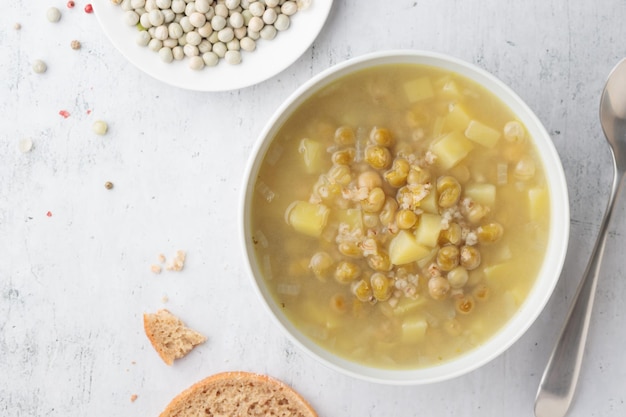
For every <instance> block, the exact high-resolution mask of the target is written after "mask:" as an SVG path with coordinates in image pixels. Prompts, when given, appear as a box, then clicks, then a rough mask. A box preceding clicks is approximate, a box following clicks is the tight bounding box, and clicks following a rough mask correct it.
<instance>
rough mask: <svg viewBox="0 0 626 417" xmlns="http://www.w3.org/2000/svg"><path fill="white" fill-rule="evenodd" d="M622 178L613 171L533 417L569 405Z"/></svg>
mask: <svg viewBox="0 0 626 417" xmlns="http://www.w3.org/2000/svg"><path fill="white" fill-rule="evenodd" d="M623 179H624V175H623V174H621V173H620V175H618V173H617V171H615V177H614V179H613V187H612V190H611V196H610V198H609V203H608V206H607V209H606V212H605V214H604V217H603V219H602V224H601V226H600V232H599V235H598V239H597V241H596V244H595V246H594V248H593V252H592V254H591V259H590V260H589V264H588V265H587V269H586V270H585V274H584V275H583V278H582V281H581V283H580V285H579V286H578V290H577V292H576V296H575V298H574V303H573V304H572V306H571V308H570V311H569V314H568V316H567V321H566V323H565V326H564V327H563V330H562V331H561V336H560V337H559V340H558V342H557V344H556V346H555V347H554V350H553V351H552V355H551V356H550V360H549V361H548V365H547V366H546V369H545V371H544V373H543V377H542V379H541V383H540V384H539V390H538V392H537V397H536V399H535V416H536V417H563V416H565V414H566V413H567V410H568V409H569V406H570V404H571V402H572V398H573V396H574V391H575V389H576V383H577V381H578V375H579V373H580V368H581V364H582V358H583V352H584V350H585V342H586V340H587V332H588V330H589V321H590V318H591V310H592V307H593V301H594V297H595V292H596V285H597V283H598V275H599V273H600V267H601V264H602V257H603V255H604V248H605V246H606V238H607V231H608V226H609V223H610V221H611V217H612V214H613V207H614V203H615V201H616V197H617V195H618V194H619V191H620V190H621V188H622V184H623Z"/></svg>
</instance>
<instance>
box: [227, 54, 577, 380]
mask: <svg viewBox="0 0 626 417" xmlns="http://www.w3.org/2000/svg"><path fill="white" fill-rule="evenodd" d="M394 63H397V64H400V63H402V64H418V65H426V66H433V67H437V68H440V69H444V70H448V71H451V72H454V73H458V74H459V75H461V76H463V77H466V78H469V79H471V80H473V81H474V82H476V83H478V84H480V85H481V86H482V87H483V88H485V89H487V90H488V91H490V92H491V93H492V94H494V95H496V96H497V97H498V98H499V99H500V100H501V101H502V102H504V103H505V104H506V105H508V106H509V107H510V108H511V110H512V112H513V113H514V114H515V115H516V116H517V117H518V118H519V119H520V120H521V121H522V122H523V123H524V125H525V126H526V128H527V130H528V131H529V133H530V135H531V137H533V141H534V145H535V147H536V149H537V151H538V152H537V153H538V155H539V156H540V159H541V161H542V164H543V167H544V172H545V176H546V182H547V184H548V187H549V192H550V197H551V198H550V205H551V208H550V224H549V236H548V242H549V244H548V247H547V251H546V253H545V255H544V261H543V263H542V265H541V268H540V271H539V274H538V276H537V279H536V282H535V283H534V284H533V286H532V288H531V289H530V291H529V294H528V296H527V298H526V300H525V301H524V302H523V303H522V305H521V306H520V307H519V309H518V311H517V312H516V313H515V314H514V315H513V317H511V319H510V320H509V321H508V322H507V323H506V324H505V325H504V327H502V328H501V329H500V330H498V331H497V333H496V334H495V335H493V336H491V337H490V338H489V339H488V340H487V341H485V342H484V343H483V344H482V345H480V346H477V347H476V348H474V349H472V350H470V351H469V352H466V353H464V354H462V355H460V356H458V357H456V358H453V359H450V360H448V361H446V362H443V363H441V364H438V365H434V366H430V367H426V368H415V369H406V370H399V369H386V368H375V367H371V366H366V365H362V364H359V363H356V362H352V361H349V360H347V359H344V358H342V357H340V356H339V355H336V354H333V353H331V352H329V351H328V350H326V349H324V348H322V347H321V346H319V345H317V344H316V343H315V342H314V341H313V340H312V339H310V338H309V337H308V336H306V335H304V334H303V333H302V332H301V331H300V330H298V329H297V328H296V327H295V326H294V325H293V324H292V323H291V322H290V321H289V319H288V318H287V317H286V315H285V314H284V313H282V312H281V311H280V309H279V308H278V306H277V305H276V303H275V301H274V300H273V298H272V296H271V294H270V293H269V290H267V289H265V288H263V287H262V285H261V284H260V283H259V280H262V279H263V278H262V277H261V276H260V274H257V273H256V270H255V268H258V266H255V265H253V263H256V262H257V261H256V255H255V253H254V248H253V243H251V239H250V238H249V237H250V236H251V234H252V230H251V225H250V215H249V209H248V208H249V206H250V205H249V202H250V199H251V196H252V194H253V192H254V183H255V180H256V175H257V173H258V171H259V168H260V165H261V162H262V160H263V157H264V156H265V152H266V151H267V149H268V147H269V144H270V143H271V141H272V140H271V138H272V137H273V134H274V133H275V132H276V131H277V130H278V129H279V128H280V126H282V124H283V123H284V121H285V120H286V119H287V118H288V117H289V116H290V115H291V114H292V113H293V111H294V110H295V109H296V108H298V106H299V105H300V104H301V103H302V102H303V101H305V100H306V99H307V98H308V97H310V96H311V95H312V94H313V93H314V92H316V91H318V90H319V89H321V88H322V87H324V86H325V85H327V84H329V83H330V82H332V81H334V80H336V79H338V78H341V77H342V76H344V75H346V74H349V73H352V72H354V71H358V70H361V69H364V68H367V67H371V66H378V65H386V64H394ZM239 210H240V214H239V219H238V220H239V226H240V238H241V243H242V246H243V252H244V258H245V265H246V272H247V273H248V275H249V277H250V279H251V281H252V284H253V285H252V286H253V288H254V291H255V292H256V294H257V296H258V297H259V298H260V299H261V300H262V304H263V305H264V307H265V309H266V310H267V312H268V313H269V314H270V316H271V317H272V320H274V322H275V323H276V324H278V326H279V328H281V330H282V332H283V333H284V334H285V335H286V336H287V338H288V339H289V340H290V341H291V342H292V343H293V344H295V345H296V346H298V348H299V349H301V350H303V351H304V352H306V353H307V354H308V355H309V356H311V357H312V358H314V359H315V360H317V361H319V362H321V363H322V364H324V365H326V366H327V367H329V368H331V369H334V370H336V371H338V372H340V373H343V374H345V375H349V376H351V377H354V378H357V379H361V380H366V381H370V382H375V383H381V384H392V385H420V384H427V383H434V382H440V381H444V380H448V379H452V378H455V377H458V376H461V375H463V374H466V373H469V372H471V371H473V370H475V369H477V368H479V367H481V366H483V365H485V364H487V363H488V362H490V361H492V360H493V359H495V358H496V357H498V356H499V355H501V354H502V353H503V352H505V351H506V350H507V349H509V348H510V347H511V346H512V345H513V344H514V343H515V342H516V341H517V340H519V338H521V336H522V335H523V334H524V333H525V332H526V331H527V330H528V329H529V328H530V326H531V325H532V324H533V323H534V322H535V321H536V319H537V317H538V316H539V314H540V313H541V312H542V311H543V309H544V307H545V305H546V304H547V302H548V300H549V299H550V297H551V295H552V293H553V291H554V288H555V287H556V284H557V282H558V281H559V277H560V275H561V271H562V268H563V264H564V261H565V256H566V253H567V248H568V240H569V225H570V211H569V197H568V190H567V182H566V178H565V174H564V171H563V166H562V163H561V160H560V157H559V155H558V152H557V151H556V148H555V146H554V144H553V142H552V138H551V137H550V135H549V133H548V132H547V131H546V129H545V127H544V126H543V124H542V122H541V121H540V120H539V118H538V117H537V116H536V115H535V113H534V112H533V111H532V110H531V109H530V107H529V106H528V105H527V104H526V103H525V102H524V101H523V100H522V99H521V98H520V97H519V96H518V95H517V94H516V93H515V92H514V91H513V90H512V89H511V88H510V87H508V86H507V85H506V84H505V83H503V82H502V81H501V80H500V79H498V78H497V77H496V76H495V75H493V74H491V73H489V72H487V71H486V70H484V69H482V68H480V67H478V66H476V65H474V64H472V63H469V62H467V61H464V60H461V59H459V58H456V57H453V56H450V55H447V54H443V53H438V52H432V51H426V50H414V49H391V50H384V51H378V52H372V53H367V54H364V55H361V56H357V57H354V58H350V59H347V60H345V61H343V62H340V63H338V64H335V65H333V66H331V67H329V68H327V69H325V70H323V71H321V72H320V73H318V74H317V75H315V76H313V77H312V78H310V79H309V80H308V81H306V82H305V83H304V84H302V85H301V86H300V87H298V88H297V89H296V90H295V91H293V92H292V93H291V94H290V95H289V96H288V98H287V99H285V100H284V101H283V102H282V104H281V105H279V107H278V108H277V109H276V110H275V111H274V113H273V114H272V116H271V117H270V119H269V120H268V121H267V122H266V124H265V126H264V128H263V130H262V131H261V133H260V134H259V136H258V138H257V140H256V141H255V143H254V146H253V148H252V151H251V154H250V157H249V160H248V163H247V164H246V167H245V171H244V177H243V186H242V188H241V198H240V206H239Z"/></svg>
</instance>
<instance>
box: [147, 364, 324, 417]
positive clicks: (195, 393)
mask: <svg viewBox="0 0 626 417" xmlns="http://www.w3.org/2000/svg"><path fill="white" fill-rule="evenodd" d="M198 416H206V417H248V416H259V417H265V416H272V417H317V413H316V412H315V411H314V410H313V408H311V406H310V405H309V404H308V403H307V402H306V400H304V398H302V397H301V396H300V394H298V393H297V392H296V391H294V390H293V389H292V388H291V387H289V386H288V385H286V384H284V383H283V382H280V381H278V380H277V379H274V378H271V377H269V376H267V375H260V374H255V373H250V372H223V373H220V374H215V375H212V376H210V377H208V378H206V379H203V380H202V381H200V382H197V383H196V384H194V385H192V386H191V387H189V388H187V389H186V390H185V391H183V392H181V393H180V394H178V395H177V396H176V397H175V398H174V399H173V400H172V402H170V403H169V405H168V406H167V407H166V408H165V411H163V412H162V413H161V414H160V416H159V417H198Z"/></svg>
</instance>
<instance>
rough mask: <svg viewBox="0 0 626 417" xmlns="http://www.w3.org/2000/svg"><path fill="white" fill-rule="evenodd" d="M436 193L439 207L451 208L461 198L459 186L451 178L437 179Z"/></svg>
mask: <svg viewBox="0 0 626 417" xmlns="http://www.w3.org/2000/svg"><path fill="white" fill-rule="evenodd" d="M437 193H438V194H439V207H443V208H448V207H452V206H454V205H455V204H456V203H457V202H458V201H459V198H461V184H459V182H458V181H457V179H456V178H454V177H453V176H450V175H444V176H441V177H439V178H437Z"/></svg>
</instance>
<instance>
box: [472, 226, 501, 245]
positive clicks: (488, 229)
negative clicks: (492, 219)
mask: <svg viewBox="0 0 626 417" xmlns="http://www.w3.org/2000/svg"><path fill="white" fill-rule="evenodd" d="M503 234H504V228H503V227H502V225H501V224H500V223H489V224H485V225H483V226H480V227H479V228H478V229H476V235H477V237H478V241H479V242H480V243H493V242H497V241H498V240H500V238H501V237H502V235H503Z"/></svg>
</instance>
